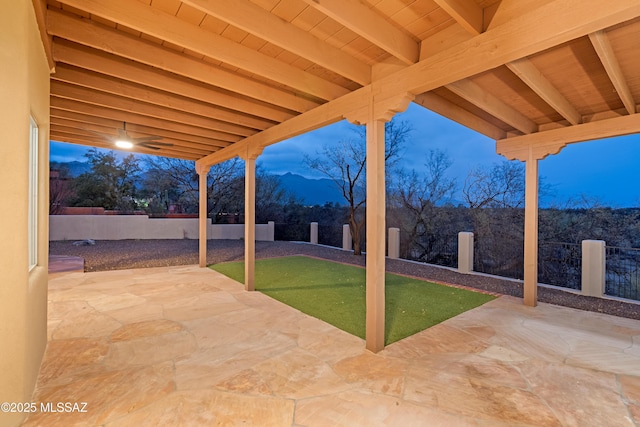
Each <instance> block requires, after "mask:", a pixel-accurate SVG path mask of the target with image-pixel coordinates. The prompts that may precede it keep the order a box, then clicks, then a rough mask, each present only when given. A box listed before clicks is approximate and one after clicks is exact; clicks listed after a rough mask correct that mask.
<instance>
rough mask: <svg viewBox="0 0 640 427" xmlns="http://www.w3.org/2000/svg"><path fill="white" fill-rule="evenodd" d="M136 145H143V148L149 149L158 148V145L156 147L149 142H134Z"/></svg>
mask: <svg viewBox="0 0 640 427" xmlns="http://www.w3.org/2000/svg"><path fill="white" fill-rule="evenodd" d="M136 145H137V146H138V147H144V148H148V149H150V150H159V149H160V147H156V146H155V145H153V144H151V143H146V142H141V143H139V144H136Z"/></svg>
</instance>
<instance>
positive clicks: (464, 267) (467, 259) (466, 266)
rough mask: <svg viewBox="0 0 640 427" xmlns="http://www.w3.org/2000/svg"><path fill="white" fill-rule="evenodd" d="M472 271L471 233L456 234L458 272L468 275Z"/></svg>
mask: <svg viewBox="0 0 640 427" xmlns="http://www.w3.org/2000/svg"><path fill="white" fill-rule="evenodd" d="M472 271H473V233H470V232H468V231H461V232H460V233H458V272H459V273H463V274H469V273H471V272H472Z"/></svg>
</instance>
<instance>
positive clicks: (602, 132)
mask: <svg viewBox="0 0 640 427" xmlns="http://www.w3.org/2000/svg"><path fill="white" fill-rule="evenodd" d="M632 133H640V114H633V115H630V116H622V117H616V118H613V119H608V120H601V121H598V122H591V123H583V124H580V125H576V126H569V127H566V128H561V129H554V130H549V131H546V132H541V133H535V134H531V135H523V136H517V137H513V138H507V139H502V140H499V141H496V151H497V152H498V154H502V155H503V156H505V157H507V158H508V159H518V160H523V161H524V160H526V159H527V158H528V156H529V155H530V151H533V152H534V158H537V159H542V158H544V157H546V156H547V155H549V154H555V153H558V152H559V151H560V150H561V149H562V148H563V147H565V146H566V145H567V144H572V143H575V142H583V141H591V140H594V139H602V138H609V137H612V136H620V135H629V134H632Z"/></svg>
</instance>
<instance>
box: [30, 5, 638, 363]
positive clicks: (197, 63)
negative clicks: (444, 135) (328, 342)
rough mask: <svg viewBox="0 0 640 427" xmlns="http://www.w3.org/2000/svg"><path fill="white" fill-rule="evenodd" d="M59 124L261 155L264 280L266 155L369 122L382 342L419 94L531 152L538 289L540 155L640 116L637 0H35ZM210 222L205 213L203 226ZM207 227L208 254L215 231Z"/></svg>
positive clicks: (206, 153) (91, 140)
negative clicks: (396, 143) (391, 174)
mask: <svg viewBox="0 0 640 427" xmlns="http://www.w3.org/2000/svg"><path fill="white" fill-rule="evenodd" d="M33 4H34V7H35V10H36V16H37V18H38V22H39V26H40V32H41V37H42V41H43V44H44V46H45V50H46V52H47V58H48V61H49V66H50V68H51V71H52V72H51V86H50V95H51V98H50V137H51V139H54V140H58V141H65V142H70V143H77V144H84V145H91V146H97V147H105V148H112V147H111V145H110V142H109V141H108V140H105V139H103V138H101V137H100V136H99V135H98V134H96V133H95V132H99V133H107V134H112V135H114V136H116V135H117V133H118V129H119V128H121V127H122V123H123V122H126V123H127V132H128V133H129V134H131V135H132V136H133V137H145V136H152V135H153V136H159V137H162V139H161V140H160V141H162V142H164V143H168V144H171V145H170V146H161V147H158V149H156V150H154V149H150V148H145V147H134V149H135V150H136V151H138V152H141V153H147V154H156V155H161V156H168V157H176V158H182V159H190V160H195V161H196V169H197V172H198V173H199V174H200V176H201V179H200V186H201V187H200V188H201V199H200V200H201V209H200V213H201V215H200V216H201V224H202V225H203V224H204V223H205V222H204V221H205V216H206V194H205V193H204V192H205V191H206V174H207V172H208V170H209V167H210V166H211V165H213V164H216V163H219V162H222V161H225V160H228V159H231V158H233V157H236V156H240V157H241V158H243V159H245V161H246V169H247V170H246V209H247V212H246V227H245V233H246V235H245V242H246V245H247V247H246V258H245V259H246V268H247V272H246V273H247V274H246V278H247V279H246V280H247V283H246V286H247V289H249V290H251V289H253V257H254V253H253V252H254V246H253V245H254V240H255V236H254V224H255V220H254V218H255V216H254V215H253V213H254V212H253V206H254V204H255V202H254V200H255V162H256V159H257V158H258V157H259V155H260V154H261V152H262V150H263V149H264V147H266V146H268V145H271V144H275V143H277V142H279V141H282V140H285V139H287V138H290V137H293V136H295V135H299V134H302V133H305V132H308V131H311V130H314V129H317V128H320V127H322V126H325V125H327V124H330V123H334V122H337V121H340V120H343V119H347V120H349V121H351V122H353V123H358V124H363V125H366V127H367V158H368V163H367V166H368V174H367V194H368V195H369V197H368V201H367V205H368V206H367V224H368V225H367V237H366V238H367V249H368V251H367V339H366V341H367V344H366V345H367V348H369V349H370V350H372V351H378V350H380V349H381V348H382V347H383V343H384V336H383V334H384V262H385V257H384V255H385V233H384V226H385V217H384V212H385V209H384V206H385V196H384V188H385V185H384V184H385V183H384V175H385V174H384V123H385V122H386V121H388V120H390V119H391V118H392V117H393V115H394V114H396V113H398V112H401V111H403V110H404V109H406V108H407V106H408V105H409V103H410V102H414V103H416V104H419V105H421V106H423V107H424V108H427V109H429V110H432V111H434V112H436V113H439V114H441V115H443V116H445V117H448V118H449V119H451V120H454V121H456V122H458V123H460V124H462V125H464V126H467V127H469V128H471V129H473V130H475V131H477V132H479V133H482V134H484V135H486V136H488V137H490V138H492V139H494V140H496V150H497V152H498V153H499V154H502V155H504V156H505V157H507V158H509V159H518V160H521V161H523V162H525V163H526V208H525V272H524V273H525V285H524V287H525V298H524V303H525V304H527V305H531V306H533V305H535V304H536V300H537V296H536V287H537V244H538V242H537V239H538V237H537V222H538V220H537V212H538V163H539V161H540V160H542V159H544V158H545V157H546V156H548V155H550V154H555V153H558V152H559V151H560V150H561V149H562V148H563V147H564V146H566V145H567V144H570V143H575V142H582V141H587V140H592V139H599V138H605V137H611V136H618V135H625V134H630V133H636V132H639V131H640V115H638V113H637V111H638V107H637V102H638V100H640V19H639V18H638V17H639V16H640V3H639V2H638V1H637V0H616V1H615V2H610V1H603V0H502V1H500V0H415V1H412V2H406V1H400V0H233V1H228V0H226V1H225V0H182V1H180V0H141V1H137V0H135V1H132V0H109V1H99V0H61V1H57V0H42V1H40V0H34V1H33ZM201 230H204V227H202V226H201ZM203 233H204V231H201V235H200V239H201V245H200V248H201V257H200V260H201V265H203V264H204V261H205V260H206V244H205V243H206V242H205V241H206V234H203Z"/></svg>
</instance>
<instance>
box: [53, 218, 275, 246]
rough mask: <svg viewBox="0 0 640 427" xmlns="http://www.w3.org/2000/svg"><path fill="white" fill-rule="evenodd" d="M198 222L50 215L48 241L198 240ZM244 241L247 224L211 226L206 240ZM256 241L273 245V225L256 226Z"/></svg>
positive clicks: (209, 222)
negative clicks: (263, 241) (268, 242)
mask: <svg viewBox="0 0 640 427" xmlns="http://www.w3.org/2000/svg"><path fill="white" fill-rule="evenodd" d="M198 221H199V220H198V219H197V218H149V217H148V216H147V215H51V216H49V240H85V239H92V240H125V239H197V238H198ZM242 238H244V224H211V219H210V218H207V239H232V240H238V239H242ZM256 240H265V241H273V240H274V223H273V222H271V221H270V222H269V223H268V224H256Z"/></svg>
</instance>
